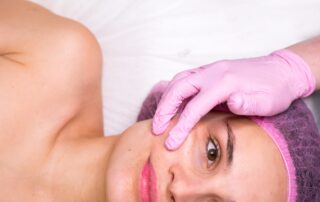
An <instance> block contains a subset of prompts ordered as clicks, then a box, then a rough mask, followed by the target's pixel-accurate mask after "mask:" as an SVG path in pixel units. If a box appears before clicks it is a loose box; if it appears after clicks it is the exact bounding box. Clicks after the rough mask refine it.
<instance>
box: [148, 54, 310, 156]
mask: <svg viewBox="0 0 320 202" xmlns="http://www.w3.org/2000/svg"><path fill="white" fill-rule="evenodd" d="M314 90H315V78H314V76H313V75H312V73H311V70H310V68H309V66H308V65H307V64H306V63H305V62H304V61H303V59H302V58H300V57H299V56H298V55H296V54H294V53H293V52H290V51H289V50H286V49H283V50H279V51H275V52H273V53H272V54H270V55H268V56H264V57H257V58H250V59H239V60H222V61H218V62H215V63H212V64H209V65H205V66H203V67H200V68H196V69H192V70H187V71H184V72H181V73H179V74H177V75H176V76H175V77H174V78H173V80H171V81H170V83H169V85H168V87H167V89H166V90H165V92H164V94H163V95H162V98H161V101H160V103H159V105H158V108H157V110H156V113H155V116H154V118H153V132H154V134H156V135H159V134H161V133H163V132H164V131H165V130H166V128H167V126H168V123H169V121H170V119H171V118H172V117H173V116H174V115H175V114H176V113H177V111H178V109H179V108H180V109H181V105H182V104H184V103H185V102H184V101H186V100H187V99H189V101H188V103H187V104H186V106H185V108H184V109H183V111H182V113H181V115H180V117H179V120H178V123H177V124H176V125H175V126H174V128H173V129H172V130H171V131H170V132H169V137H168V138H167V140H166V142H165V145H166V147H167V149H169V150H174V149H177V148H178V147H179V146H180V145H181V144H182V143H183V141H184V140H185V139H186V137H187V135H188V134H189V132H190V130H191V129H192V128H193V127H194V126H195V124H196V123H197V122H198V121H199V120H200V119H201V117H202V116H204V115H205V114H206V113H208V112H209V111H210V110H211V109H212V108H213V107H215V106H216V105H217V104H220V103H222V102H227V105H228V107H229V109H230V111H231V112H233V113H235V114H239V115H258V116H271V115H275V114H277V113H280V112H282V111H284V110H286V109H287V108H288V107H289V105H290V104H291V102H292V101H293V100H295V99H297V98H300V97H305V96H308V95H310V94H311V93H312V92H313V91H314Z"/></svg>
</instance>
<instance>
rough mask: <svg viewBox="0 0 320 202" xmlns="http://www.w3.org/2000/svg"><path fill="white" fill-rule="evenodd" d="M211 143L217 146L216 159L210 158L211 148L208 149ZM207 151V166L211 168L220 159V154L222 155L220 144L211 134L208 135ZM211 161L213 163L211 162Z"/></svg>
mask: <svg viewBox="0 0 320 202" xmlns="http://www.w3.org/2000/svg"><path fill="white" fill-rule="evenodd" d="M209 144H213V147H214V148H216V155H215V156H216V157H215V159H214V160H210V159H209V153H208V152H209V150H210V149H209V150H208V146H209ZM205 151H206V152H205V154H206V159H207V168H211V167H212V166H213V165H214V164H215V163H216V162H218V161H219V159H220V156H221V150H220V146H219V144H218V142H217V141H216V140H215V139H214V138H212V137H211V136H209V137H208V141H207V144H206V148H205ZM210 161H211V163H210Z"/></svg>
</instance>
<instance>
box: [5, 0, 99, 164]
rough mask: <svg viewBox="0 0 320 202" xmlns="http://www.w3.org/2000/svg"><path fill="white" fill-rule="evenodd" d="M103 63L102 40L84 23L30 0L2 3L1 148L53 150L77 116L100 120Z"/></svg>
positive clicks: (12, 0)
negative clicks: (56, 140) (100, 42)
mask: <svg viewBox="0 0 320 202" xmlns="http://www.w3.org/2000/svg"><path fill="white" fill-rule="evenodd" d="M101 66H102V59H101V50H100V47H99V44H98V42H97V40H96V39H95V37H94V36H93V34H92V33H91V32H90V31H89V30H88V29H87V28H86V27H85V26H83V25H82V24H80V23H78V22H75V21H73V20H70V19H66V18H64V17H61V16H58V15H55V14H54V13H52V12H50V11H48V10H47V9H44V8H42V7H41V6H38V5H36V4H34V3H30V2H28V1H19V0H3V1H1V3H0V91H1V95H2V96H1V98H0V112H1V113H0V123H1V124H0V148H1V149H2V150H1V151H5V150H6V149H11V148H12V147H13V146H14V145H9V144H8V143H9V142H20V143H21V144H20V145H16V146H17V147H20V148H25V149H26V152H25V153H24V154H25V155H27V153H28V151H30V152H31V153H30V156H32V153H34V152H35V151H34V150H30V148H33V149H39V150H40V149H45V148H50V144H52V142H54V141H55V139H56V138H57V135H58V134H59V133H60V132H61V131H62V130H64V129H66V128H68V127H69V126H70V123H72V122H74V121H73V120H79V118H78V117H82V116H83V117H88V116H89V117H99V118H101V114H100V111H101V102H100V100H101V95H100V93H101V92H100V90H101V89H100V85H101V78H100V77H101ZM83 114H86V115H83ZM97 114H98V115H97ZM89 119H90V118H89ZM83 120H84V119H83ZM90 120H91V122H92V123H94V122H96V120H94V119H92V118H91V119H90ZM90 120H86V121H83V122H87V123H88V124H89V123H91V122H90ZM99 123H100V122H99ZM71 125H72V124H71ZM83 125H85V124H83ZM86 127H87V128H88V127H92V128H94V127H100V125H99V126H96V125H93V124H92V126H86ZM69 128H70V127H69ZM48 144H49V145H48ZM35 145H37V146H35ZM51 146H52V145H51ZM26 159H28V158H27V157H26Z"/></svg>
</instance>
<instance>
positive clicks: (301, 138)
mask: <svg viewBox="0 0 320 202" xmlns="http://www.w3.org/2000/svg"><path fill="white" fill-rule="evenodd" d="M167 84H168V82H166V81H161V82H159V83H158V84H157V85H155V86H154V87H153V89H152V90H151V92H150V93H149V95H148V96H147V98H146V99H145V101H144V102H143V105H142V107H141V110H140V113H139V115H138V118H137V120H138V121H141V120H145V119H150V118H152V117H153V115H154V113H155V111H156V108H157V105H158V103H159V101H160V99H161V96H162V94H163V91H164V89H165V88H166V86H167ZM214 110H218V111H229V110H228V108H227V105H226V104H222V105H220V106H218V107H215V109H214ZM249 118H250V119H251V120H253V121H254V122H256V123H257V124H258V125H259V126H260V127H262V128H263V129H264V130H265V131H266V132H267V133H268V134H269V135H270V137H271V138H272V139H273V141H274V142H275V144H276V145H277V147H278V148H279V151H280V153H281V155H282V158H283V160H284V162H285V166H286V169H287V174H288V179H289V182H288V185H289V186H288V199H287V201H288V202H320V135H319V130H318V128H317V125H316V123H315V121H314V118H313V116H312V114H311V112H310V111H309V109H308V108H307V106H306V105H305V104H304V102H303V101H302V100H296V101H294V102H293V103H292V104H291V106H290V107H289V109H288V110H286V111H285V112H282V113H280V114H278V115H275V116H271V117H249Z"/></svg>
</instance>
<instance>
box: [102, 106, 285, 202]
mask: <svg viewBox="0 0 320 202" xmlns="http://www.w3.org/2000/svg"><path fill="white" fill-rule="evenodd" d="M175 122H176V119H174V120H172V121H171V123H170V126H169V127H168V130H167V131H166V132H165V134H163V135H162V136H153V135H152V134H151V121H150V120H148V121H144V122H140V123H137V124H135V125H134V126H132V127H130V128H129V129H128V130H126V131H125V132H124V133H123V135H122V136H121V137H120V138H119V140H118V142H117V143H116V145H115V147H114V150H113V152H112V154H111V156H110V160H109V162H108V170H107V196H108V201H109V202H118V201H143V200H142V199H150V202H155V201H157V202H165V201H176V202H178V201H182V202H188V201H197V202H198V201H199V202H202V201H214V202H215V201H237V202H251V201H252V202H270V201H273V202H278V201H279V202H280V201H281V202H282V201H286V196H287V186H288V185H287V176H286V170H285V165H284V162H283V160H282V158H281V155H280V152H279V151H278V149H277V147H276V145H275V144H274V142H273V141H272V139H271V138H270V137H269V136H268V135H267V134H266V133H265V132H264V130H263V129H261V128H260V127H259V126H258V125H256V124H255V123H254V122H252V121H251V120H249V119H247V118H244V117H239V116H234V115H231V114H226V113H218V112H214V113H209V114H208V115H206V116H205V117H204V118H203V119H202V120H201V121H200V122H199V123H198V124H197V125H196V126H195V128H194V129H193V130H192V132H191V134H190V135H189V137H188V138H187V140H186V142H185V143H184V144H183V145H182V146H181V147H180V149H179V150H177V151H173V152H172V151H167V150H166V149H165V148H164V146H163V145H164V141H165V138H166V137H167V133H168V131H169V130H170V128H172V126H174V124H175ZM148 159H149V160H150V164H151V165H152V167H153V170H154V177H150V178H149V177H148V176H153V175H152V174H149V175H148V171H149V170H148V169H147V170H144V168H145V165H146V163H147V162H148ZM147 165H148V164H147ZM146 167H148V166H146ZM143 170H144V176H145V178H144V177H142V176H143V175H142V173H143ZM146 173H147V174H146ZM149 173H150V172H149ZM151 173H152V172H151ZM149 190H151V191H150V192H151V193H148V192H149ZM146 201H149V200H146ZM143 202H144V201H143Z"/></svg>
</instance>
